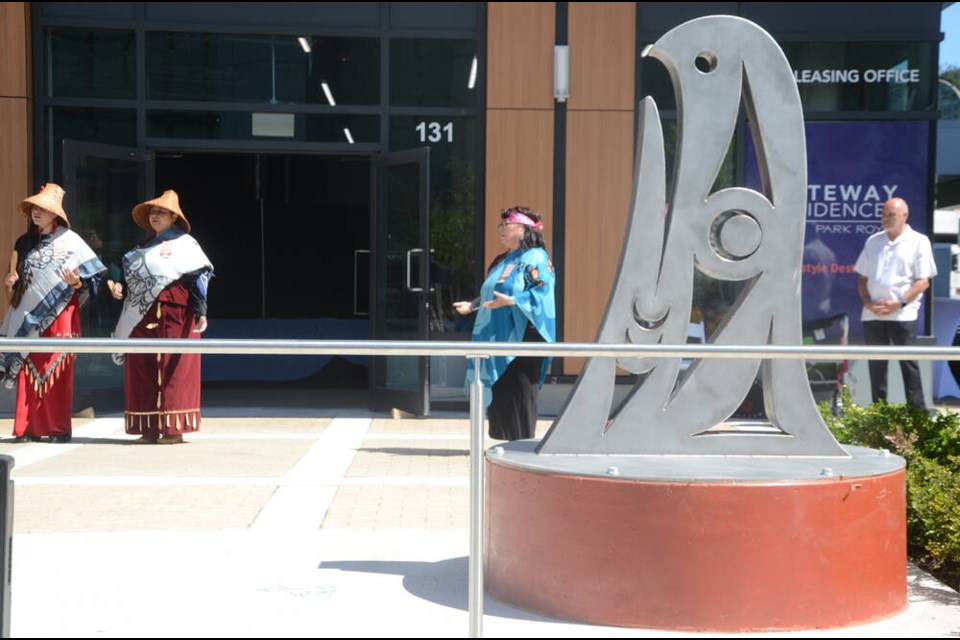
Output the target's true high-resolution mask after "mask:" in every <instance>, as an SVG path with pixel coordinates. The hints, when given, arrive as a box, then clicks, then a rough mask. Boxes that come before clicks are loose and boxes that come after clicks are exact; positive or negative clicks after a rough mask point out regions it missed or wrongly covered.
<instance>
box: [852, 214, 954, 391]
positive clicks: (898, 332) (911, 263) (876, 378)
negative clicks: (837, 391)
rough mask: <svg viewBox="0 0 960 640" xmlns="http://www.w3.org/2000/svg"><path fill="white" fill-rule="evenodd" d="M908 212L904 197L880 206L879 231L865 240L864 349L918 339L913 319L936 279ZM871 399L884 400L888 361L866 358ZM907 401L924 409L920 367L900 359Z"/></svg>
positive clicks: (860, 270)
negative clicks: (880, 223) (908, 219)
mask: <svg viewBox="0 0 960 640" xmlns="http://www.w3.org/2000/svg"><path fill="white" fill-rule="evenodd" d="M909 215H910V210H909V209H908V207H907V203H906V201H905V200H904V199H903V198H891V199H889V200H887V201H886V202H885V203H884V205H883V231H880V232H877V233H875V234H873V235H872V236H870V237H869V238H867V241H866V243H865V244H864V246H863V251H861V252H860V257H858V258H857V264H856V266H855V267H854V268H855V270H856V272H857V274H858V276H859V277H858V281H857V291H858V292H859V293H860V299H861V300H862V301H863V314H862V315H861V317H860V319H861V320H862V321H863V337H864V341H865V342H866V344H868V345H889V344H894V345H910V344H913V343H914V340H915V338H916V335H917V326H916V325H917V315H918V313H919V311H920V300H921V298H923V292H924V291H926V290H927V289H928V288H929V287H930V279H931V278H933V276H935V275H937V267H936V264H934V261H933V250H932V249H931V248H930V239H929V238H928V237H927V236H925V235H923V234H922V233H917V232H916V231H914V230H913V229H911V228H910V225H908V224H907V217H908V216H909ZM869 362H870V365H869V366H870V391H871V392H872V394H873V401H874V402H876V401H878V400H886V399H887V361H886V360H870V361H869ZM900 371H901V373H902V374H903V387H904V390H905V392H906V396H907V402H908V403H910V404H912V405H913V406H915V407H918V408H920V409H925V408H926V403H925V401H924V399H923V386H922V384H921V381H920V367H919V365H918V364H917V361H916V360H901V361H900Z"/></svg>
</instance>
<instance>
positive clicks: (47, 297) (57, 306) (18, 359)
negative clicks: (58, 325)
mask: <svg viewBox="0 0 960 640" xmlns="http://www.w3.org/2000/svg"><path fill="white" fill-rule="evenodd" d="M19 260H20V263H21V270H22V273H21V274H20V278H21V280H22V282H21V283H19V286H22V287H23V288H24V293H23V297H22V298H21V299H20V302H19V304H17V306H16V307H11V308H10V309H9V310H8V311H7V315H6V316H5V317H4V318H3V323H2V324H0V336H2V337H9V338H37V337H39V336H40V334H41V333H42V332H43V331H45V330H46V329H47V328H48V327H49V326H50V325H51V324H53V321H54V320H56V318H57V316H59V315H60V313H61V312H62V311H63V310H64V309H65V308H66V306H67V303H69V302H70V299H71V298H72V297H73V293H74V291H73V288H72V287H71V286H70V285H68V284H67V283H66V282H64V280H63V278H62V277H60V272H61V269H62V268H63V267H67V268H70V269H77V270H79V272H80V277H81V278H83V279H84V280H86V279H88V278H91V277H93V276H96V275H97V274H99V273H102V272H103V271H105V270H106V267H105V266H103V263H102V262H100V258H98V257H97V256H96V254H95V253H94V252H93V250H92V249H91V248H90V247H89V246H87V243H86V242H84V241H83V238H81V237H80V236H79V235H77V234H76V233H74V232H73V231H71V230H70V229H68V228H67V227H57V229H56V230H55V231H54V232H53V233H52V234H50V235H49V236H41V239H40V242H39V244H37V246H35V247H34V248H33V249H31V250H30V251H29V252H28V253H27V255H26V256H19ZM81 295H82V296H83V298H81V302H84V301H85V299H86V297H87V295H88V293H87V292H86V291H84V292H83V293H82V294H81ZM26 356H27V354H26V353H19V354H16V353H8V354H4V355H3V366H4V368H5V369H6V371H7V377H10V376H12V375H15V374H16V373H17V372H19V371H20V367H21V366H22V365H23V358H25V357H26Z"/></svg>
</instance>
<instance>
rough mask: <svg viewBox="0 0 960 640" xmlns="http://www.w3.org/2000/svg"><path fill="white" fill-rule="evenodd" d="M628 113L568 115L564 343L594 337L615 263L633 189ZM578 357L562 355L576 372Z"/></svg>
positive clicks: (568, 369) (580, 361) (567, 370)
mask: <svg viewBox="0 0 960 640" xmlns="http://www.w3.org/2000/svg"><path fill="white" fill-rule="evenodd" d="M633 116H634V114H633V112H632V111H629V112H627V111H572V112H570V113H568V114H567V189H566V197H567V208H566V227H565V229H564V232H565V250H564V255H565V267H564V279H565V282H563V283H561V286H563V288H564V325H563V327H564V342H593V341H594V340H595V339H596V337H597V330H598V329H599V328H600V320H601V319H602V318H603V312H604V310H605V309H606V305H607V299H608V298H609V297H610V288H611V286H612V285H613V279H614V276H615V275H616V271H617V265H618V264H619V262H620V251H621V248H622V245H623V236H624V233H625V232H626V224H627V213H628V207H629V205H630V193H631V190H632V188H633ZM582 364H583V359H582V358H565V359H564V367H563V369H564V373H566V374H571V375H572V374H576V373H579V371H580V367H581V366H582Z"/></svg>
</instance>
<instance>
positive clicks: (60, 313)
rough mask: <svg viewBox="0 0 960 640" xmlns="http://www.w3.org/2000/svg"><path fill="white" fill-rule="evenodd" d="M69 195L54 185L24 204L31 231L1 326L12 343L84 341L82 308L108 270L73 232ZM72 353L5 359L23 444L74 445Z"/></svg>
mask: <svg viewBox="0 0 960 640" xmlns="http://www.w3.org/2000/svg"><path fill="white" fill-rule="evenodd" d="M63 196H64V191H63V189H62V188H61V187H60V186H59V185H56V184H53V183H48V184H46V185H44V186H43V188H42V189H41V190H40V192H39V193H37V194H36V195H33V196H30V197H29V198H26V199H24V200H23V201H21V202H20V204H19V209H20V213H21V214H22V215H23V216H24V217H25V218H27V219H28V220H29V221H30V222H29V229H28V231H27V232H26V233H25V234H23V235H22V236H20V237H19V238H18V239H17V241H16V242H15V243H14V248H13V254H12V256H11V257H10V269H9V272H8V273H7V276H6V278H5V279H4V285H5V287H6V291H7V295H8V296H9V299H10V307H9V308H8V309H7V313H6V315H5V316H4V318H3V323H2V324H0V336H4V337H8V338H14V337H16V338H37V337H40V338H72V337H76V336H79V335H80V308H81V307H82V306H83V305H84V304H86V303H87V301H88V300H90V299H91V298H92V297H94V296H96V292H97V286H98V284H99V281H100V278H101V274H102V273H103V272H104V271H105V270H106V267H104V265H103V263H102V262H101V261H100V259H99V258H98V257H97V256H96V254H94V252H93V250H92V249H91V248H90V247H89V246H88V245H87V243H86V242H84V240H83V238H81V237H80V236H79V235H78V234H76V233H74V232H73V231H72V230H71V229H70V221H69V220H68V219H67V213H66V211H64V210H63ZM75 360H76V355H75V354H72V353H6V354H3V355H2V363H0V364H2V368H3V386H5V387H7V388H8V389H12V388H13V387H14V385H16V387H17V398H16V405H15V409H14V419H13V435H14V438H15V440H16V441H18V442H26V441H32V442H36V441H39V440H40V439H41V438H42V437H44V436H47V437H49V438H50V441H51V442H69V441H70V438H71V437H72V435H73V425H72V416H73V370H74V362H75Z"/></svg>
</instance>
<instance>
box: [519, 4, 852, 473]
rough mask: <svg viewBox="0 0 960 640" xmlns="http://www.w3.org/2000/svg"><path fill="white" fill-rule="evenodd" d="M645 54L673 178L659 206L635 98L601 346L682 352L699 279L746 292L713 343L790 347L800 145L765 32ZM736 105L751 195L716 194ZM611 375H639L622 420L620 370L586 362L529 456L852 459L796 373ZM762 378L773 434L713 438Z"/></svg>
mask: <svg viewBox="0 0 960 640" xmlns="http://www.w3.org/2000/svg"><path fill="white" fill-rule="evenodd" d="M645 55H649V56H652V57H653V58H656V59H657V60H659V61H660V62H661V63H663V64H664V65H665V66H666V68H667V70H668V71H669V74H670V77H671V79H672V81H673V86H674V91H675V93H676V101H677V112H678V121H679V122H678V124H679V127H678V141H677V154H676V165H675V171H674V176H675V179H674V181H673V189H672V193H671V194H670V197H669V199H668V198H667V197H666V196H667V194H666V166H665V164H666V163H665V155H664V137H663V130H662V127H661V124H660V117H659V112H658V109H657V105H656V103H655V102H654V101H653V99H652V98H650V97H647V98H644V100H643V101H642V102H641V104H640V109H639V115H638V136H637V145H636V154H637V157H636V163H635V166H636V175H635V177H634V188H633V195H632V212H631V216H630V220H629V223H628V232H627V235H626V237H625V239H624V246H623V252H622V255H621V259H620V266H619V270H618V273H617V276H616V279H615V283H614V287H613V291H612V294H611V297H610V300H609V302H608V304H607V309H606V313H605V315H604V318H603V322H602V324H601V328H600V331H599V335H598V338H597V342H600V343H623V342H629V343H633V344H657V343H663V344H683V343H685V342H686V336H687V330H688V326H689V323H690V311H691V305H692V301H693V283H694V270H695V269H698V270H700V271H701V272H702V273H704V274H706V275H707V276H708V277H710V278H714V279H717V280H728V281H740V282H743V283H744V284H745V286H744V287H743V289H742V292H741V294H740V295H739V297H738V298H737V300H736V301H735V303H734V305H733V306H732V307H731V308H730V310H729V311H728V313H727V315H726V317H725V319H724V321H723V322H722V324H721V325H720V326H719V327H718V329H717V330H716V331H715V332H713V334H712V335H711V336H710V339H709V342H711V343H714V344H726V345H762V344H770V345H796V344H800V343H801V316H800V277H801V265H802V256H803V235H804V226H805V212H806V186H807V180H806V177H807V171H806V144H805V138H804V125H803V112H802V108H801V104H800V96H799V93H798V91H797V87H796V82H795V81H794V78H793V74H792V72H791V70H790V66H789V64H788V62H787V60H786V57H785V56H784V54H783V52H782V51H781V49H780V47H779V46H778V45H777V43H776V42H775V41H774V40H773V38H772V37H771V36H770V35H769V34H768V33H766V32H765V31H764V30H762V29H761V28H759V27H757V26H756V25H754V24H753V23H751V22H749V21H747V20H744V19H742V18H737V17H732V16H709V17H705V18H699V19H696V20H692V21H690V22H687V23H685V24H683V25H680V26H679V27H677V28H675V29H673V30H671V31H670V32H668V33H667V34H665V35H664V36H663V37H662V38H660V39H659V40H658V41H657V42H656V43H655V44H654V45H653V46H652V47H651V48H650V49H649V51H648V52H646V54H645ZM741 103H742V105H743V107H744V109H745V112H746V117H747V121H748V124H749V126H750V127H751V129H752V133H753V138H754V140H755V144H756V152H757V153H756V155H757V157H758V161H759V165H760V173H761V176H760V178H761V184H762V187H761V189H762V192H761V191H755V190H752V189H746V188H740V187H735V188H727V189H721V190H717V191H713V185H714V182H715V180H716V177H717V175H718V172H719V170H720V167H721V163H722V162H723V159H724V156H725V155H726V153H727V149H728V147H729V146H730V142H731V140H732V138H733V135H734V132H735V129H736V126H737V121H738V113H739V110H740V106H741ZM668 203H669V204H668ZM617 362H619V364H620V366H621V367H623V368H624V369H626V370H628V371H630V372H632V373H636V374H640V377H639V379H638V382H637V383H636V384H635V385H634V387H633V388H632V389H631V391H630V392H629V394H628V396H627V397H626V399H625V400H624V401H623V402H622V403H621V404H620V406H619V407H617V408H615V409H614V407H613V395H614V383H615V374H616V362H615V360H614V359H613V358H592V359H590V360H588V361H587V363H586V365H585V367H584V370H583V372H582V374H581V376H580V378H579V380H578V382H577V384H576V386H575V387H574V389H573V391H572V392H571V395H570V397H569V398H568V400H567V404H566V405H565V406H564V408H563V410H562V412H561V414H560V416H559V417H558V418H557V420H556V421H555V422H554V424H553V426H552V427H551V428H550V430H549V432H548V433H547V434H546V435H545V436H544V438H543V439H542V441H541V442H540V444H539V445H538V448H537V451H538V453H541V454H546V453H554V454H621V455H622V454H650V455H657V454H684V455H764V456H770V455H775V456H784V455H792V456H837V457H844V458H847V457H849V455H848V454H847V452H846V451H845V450H844V449H843V448H842V447H841V446H840V445H839V443H838V442H837V441H836V440H835V439H834V438H833V436H832V435H831V434H830V432H829V430H828V429H827V428H826V426H825V424H824V422H823V420H822V419H821V417H820V414H819V412H818V410H817V407H816V403H815V402H814V399H813V395H812V393H811V391H810V386H809V383H808V380H807V375H806V370H805V366H804V362H803V361H802V360H792V359H780V360H762V361H761V359H759V358H755V359H727V358H725V359H713V358H711V359H701V360H695V361H694V362H693V363H692V364H690V366H689V367H687V368H685V369H684V367H683V363H682V360H681V358H626V359H620V360H619V361H617ZM761 367H762V369H760V368H761ZM758 369H760V370H761V374H762V383H763V393H764V404H765V407H766V412H767V417H768V421H767V422H766V423H764V424H763V425H761V427H763V428H752V429H743V428H739V429H737V428H731V429H726V428H724V425H725V421H726V420H727V419H728V418H729V417H730V416H731V415H732V414H733V413H734V412H735V410H736V409H737V407H738V406H739V405H740V404H741V402H742V401H743V399H744V398H745V397H746V395H747V393H748V392H749V390H750V388H751V386H752V384H753V383H754V380H755V378H756V375H757V372H758ZM754 427H755V425H754Z"/></svg>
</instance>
